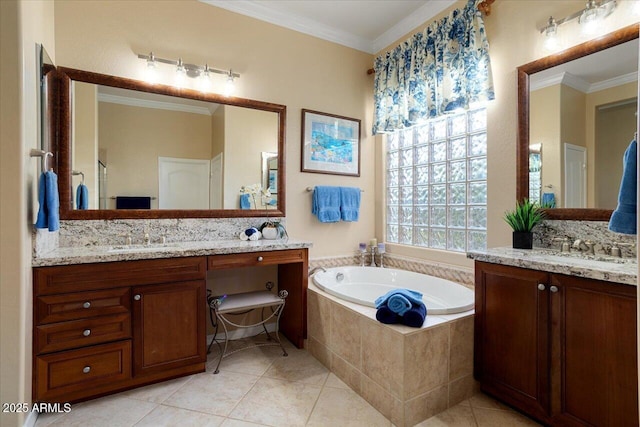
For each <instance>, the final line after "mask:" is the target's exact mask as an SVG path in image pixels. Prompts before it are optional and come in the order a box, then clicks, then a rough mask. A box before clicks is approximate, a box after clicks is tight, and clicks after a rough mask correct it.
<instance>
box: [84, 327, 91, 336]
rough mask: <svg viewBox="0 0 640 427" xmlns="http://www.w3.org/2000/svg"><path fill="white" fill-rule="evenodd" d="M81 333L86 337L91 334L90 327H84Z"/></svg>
mask: <svg viewBox="0 0 640 427" xmlns="http://www.w3.org/2000/svg"><path fill="white" fill-rule="evenodd" d="M82 335H84V336H85V337H88V336H89V335H91V329H85V330H84V332H82Z"/></svg>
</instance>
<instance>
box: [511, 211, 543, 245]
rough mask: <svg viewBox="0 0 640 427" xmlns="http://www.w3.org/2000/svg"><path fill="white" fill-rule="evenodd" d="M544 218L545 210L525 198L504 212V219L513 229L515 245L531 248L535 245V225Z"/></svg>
mask: <svg viewBox="0 0 640 427" xmlns="http://www.w3.org/2000/svg"><path fill="white" fill-rule="evenodd" d="M543 219H544V210H543V209H542V208H541V207H540V206H539V205H538V204H537V203H535V202H531V201H529V199H527V198H525V199H523V200H522V202H516V208H515V209H514V210H512V211H507V212H505V213H504V220H505V221H506V223H507V224H509V225H510V226H511V228H512V229H513V247H514V248H516V249H531V248H532V247H533V232H532V230H533V227H535V226H536V224H538V223H539V222H540V221H542V220H543Z"/></svg>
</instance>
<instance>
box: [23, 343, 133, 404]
mask: <svg viewBox="0 0 640 427" xmlns="http://www.w3.org/2000/svg"><path fill="white" fill-rule="evenodd" d="M35 370H36V372H35V376H36V393H35V394H36V396H35V397H36V400H37V401H54V400H56V399H58V398H61V400H63V401H65V402H68V401H72V400H74V399H77V398H78V396H82V395H87V389H94V388H95V389H98V388H99V389H100V390H109V389H116V388H118V387H122V384H121V382H122V381H125V380H128V379H130V378H131V341H130V340H126V341H119V342H115V343H111V344H103V345H97V346H94V347H88V348H83V349H80V350H71V351H64V352H59V353H53V354H48V355H44V356H37V357H36V361H35Z"/></svg>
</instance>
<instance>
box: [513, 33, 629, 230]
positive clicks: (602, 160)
mask: <svg viewBox="0 0 640 427" xmlns="http://www.w3.org/2000/svg"><path fill="white" fill-rule="evenodd" d="M637 93H638V24H635V25H632V26H629V27H626V28H623V29H620V30H618V31H615V32H614V33H611V34H609V35H607V36H604V37H601V38H598V39H597V40H593V41H591V42H586V43H583V44H582V45H579V46H576V47H574V48H571V49H567V50H566V51H564V52H561V53H559V54H556V55H552V56H549V57H546V58H542V59H539V60H537V61H534V62H531V63H529V64H526V65H523V66H521V67H518V98H519V105H518V110H519V147H518V163H517V167H518V188H517V197H518V198H519V199H522V198H524V197H529V198H530V199H532V200H536V201H539V202H540V203H541V204H542V205H546V207H548V208H551V207H556V209H551V210H549V211H547V214H548V218H550V219H583V220H586V219H592V220H608V219H609V216H610V214H611V210H612V209H614V208H615V207H616V204H617V195H618V187H619V185H620V179H621V176H622V156H623V153H624V151H625V150H626V148H627V146H628V145H629V143H630V142H631V140H632V139H633V137H634V133H635V132H636V127H637V125H636V122H637V116H636V111H637ZM558 208H559V209H558Z"/></svg>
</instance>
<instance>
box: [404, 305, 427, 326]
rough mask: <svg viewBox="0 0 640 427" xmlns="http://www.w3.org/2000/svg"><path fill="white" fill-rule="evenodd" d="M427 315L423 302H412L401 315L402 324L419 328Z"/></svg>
mask: <svg viewBox="0 0 640 427" xmlns="http://www.w3.org/2000/svg"><path fill="white" fill-rule="evenodd" d="M426 317H427V307H426V306H425V305H424V304H423V303H420V304H413V305H412V307H411V308H410V309H409V310H407V312H406V313H404V315H403V316H402V324H403V325H407V326H411V327H412V328H420V327H422V324H423V323H424V319H426Z"/></svg>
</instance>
